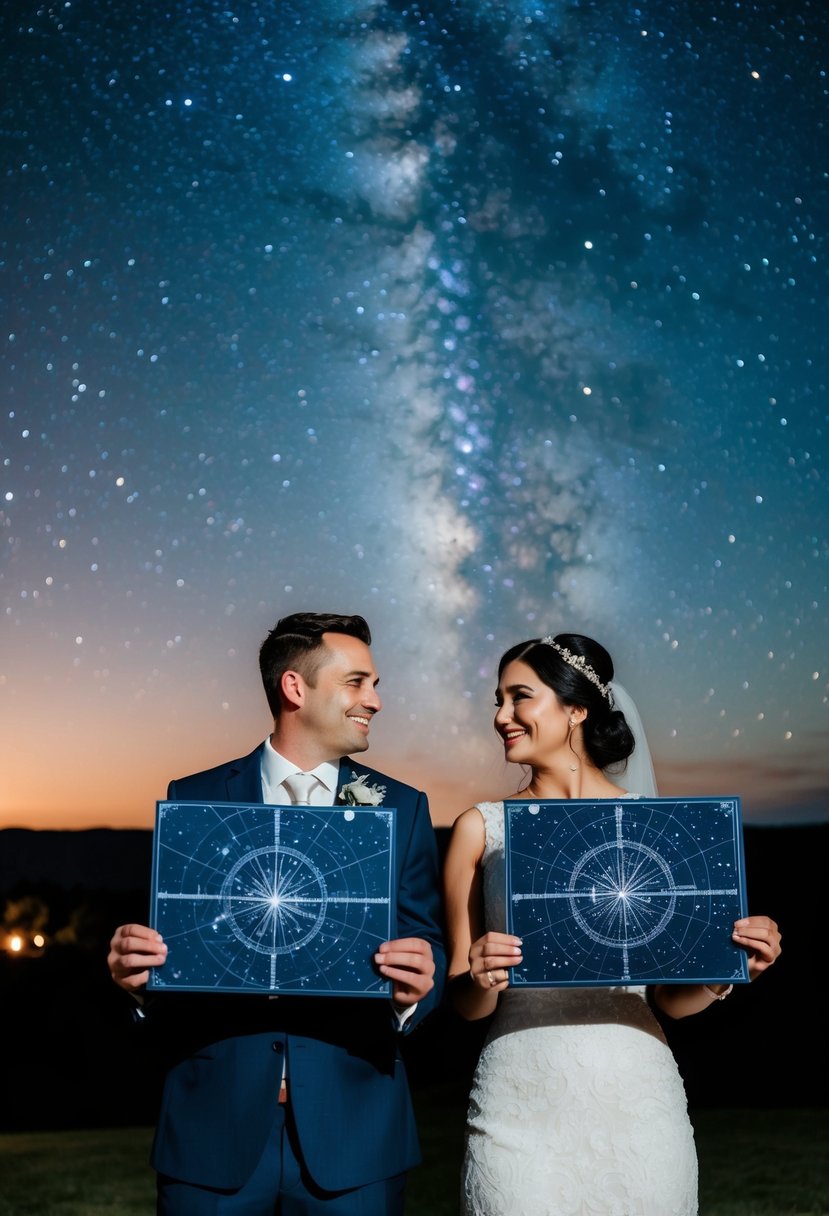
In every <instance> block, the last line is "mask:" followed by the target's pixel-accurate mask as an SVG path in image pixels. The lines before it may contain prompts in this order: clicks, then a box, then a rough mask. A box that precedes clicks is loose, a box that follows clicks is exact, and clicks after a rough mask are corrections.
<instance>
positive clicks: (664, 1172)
mask: <svg viewBox="0 0 829 1216" xmlns="http://www.w3.org/2000/svg"><path fill="white" fill-rule="evenodd" d="M496 704H497V707H498V708H497V713H496V715H495V730H496V732H497V733H498V735H499V736H500V738H501V739H502V741H503V747H504V754H505V758H506V759H507V761H509V762H510V763H512V764H522V765H525V766H527V767H528V768H529V770H530V772H531V777H530V780H529V783H528V784H527V785H526V786H525V787H523V788H522V789H521V790H520V791H519V792H518V793H516V794H514V795H513V798H523V799H526V798H539V799H548V800H553V799H561V798H581V799H585V800H588V801H595V800H597V799H601V798H620V797H632V796H635V795H641V796H653V795H654V794H655V793H656V785H655V781H654V777H653V769H652V767H651V763H650V755H649V753H648V749H647V742H646V740H645V737H644V732H643V731H642V729H641V722H640V721H639V718H638V714H637V713H636V709H635V706H634V705H633V702H632V701H631V699H630V697H629V696H628V695H627V693H626V692H625V691H624V689H622V688H621V686H620V685H618V684H615V683H613V662H612V660H611V657H610V655H609V654H608V652H607V651H606V650H605V648H604V647H603V646H601V645H599V643H598V642H595V641H593V640H592V639H591V638H587V637H584V636H583V635H581V634H558V635H557V636H556V637H555V638H552V637H547V638H542V639H533V640H531V641H529V642H523V643H521V644H519V645H517V646H513V647H512V648H511V649H510V650H508V651H507V652H506V654H505V655H504V656H503V657H502V659H501V662H500V664H499V669H498V691H497V694H496ZM620 770H624V773H625V777H624V780H625V788H622V787H620V786H619V785H617V784H616V781H615V779H614V778H613V776H612V775H611V774H615V773H617V772H619V771H620ZM444 884H445V893H444V895H445V901H446V913H447V931H448V937H449V949H450V962H449V977H450V984H449V991H450V994H451V999H452V1002H453V1004H454V1006H455V1008H456V1009H457V1010H458V1012H459V1013H460V1014H461V1015H462V1016H463V1017H465V1018H467V1019H469V1020H475V1019H478V1018H484V1017H487V1016H489V1015H490V1014H494V1015H495V1016H494V1018H493V1020H492V1025H491V1027H490V1029H489V1033H488V1036H487V1040H486V1043H485V1044H484V1047H483V1050H482V1051H481V1054H480V1058H479V1060H478V1064H477V1068H476V1070H475V1075H474V1079H473V1082H472V1091H471V1094H470V1098H469V1109H468V1114H467V1124H466V1140H465V1153H464V1163H463V1179H462V1204H461V1207H462V1212H463V1213H464V1216H695V1214H696V1212H697V1157H696V1149H695V1146H694V1138H693V1130H692V1127H691V1123H690V1120H689V1117H688V1110H687V1102H686V1096H685V1090H684V1087H683V1083H682V1079H681V1077H680V1074H679V1070H678V1068H677V1066H676V1062H675V1060H674V1058H673V1055H672V1053H671V1051H670V1048H669V1047H668V1045H667V1042H666V1039H665V1036H664V1034H663V1032H662V1029H661V1027H660V1025H659V1021H658V1020H657V1017H656V1015H655V1013H654V1011H653V1008H652V1007H656V1008H657V1009H659V1010H660V1011H661V1012H662V1013H664V1014H666V1015H668V1016H669V1017H672V1018H681V1017H687V1016H688V1015H689V1014H694V1013H698V1012H700V1011H702V1010H703V1009H706V1008H707V1007H708V1006H710V1005H711V1004H713V1002H714V1001H717V1000H722V999H724V998H725V997H726V996H727V995H728V993H729V992H730V986H726V985H724V984H717V985H710V986H709V985H706V984H657V985H655V986H653V987H649V988H647V989H646V988H644V987H607V988H522V989H517V988H511V987H510V967H512V966H514V965H515V964H517V963H520V962H521V957H522V956H521V943H520V941H519V939H518V938H517V937H513V936H510V935H509V934H507V933H504V932H503V929H504V926H505V924H506V913H505V870H504V804H503V802H482V803H479V804H478V805H476V806H474V807H470V809H469V810H467V811H464V812H463V814H461V815H460V816H459V817H458V819H457V820H456V821H455V824H454V826H453V829H452V834H451V839H450V843H449V849H448V852H447V857H446V863H445V867H444ZM732 939H733V941H734V942H735V943H736V944H737V945H739V946H741V947H742V948H744V949H745V950H746V951H747V952H748V970H749V977H750V978H751V979H752V980H753V979H756V978H757V976H758V975H760V974H761V973H762V972H763V971H764V970H765V969H766V968H767V967H770V966H771V965H772V963H773V962H774V961H775V959H776V958H777V957H778V955H779V954H780V933H779V932H778V929H777V925H776V924H775V922H774V921H772V920H770V919H769V918H768V917H765V916H749V917H746V918H744V919H742V920H738V921H737V922H736V923H735V925H734V932H733V934H732Z"/></svg>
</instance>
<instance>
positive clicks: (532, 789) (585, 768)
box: [521, 760, 617, 802]
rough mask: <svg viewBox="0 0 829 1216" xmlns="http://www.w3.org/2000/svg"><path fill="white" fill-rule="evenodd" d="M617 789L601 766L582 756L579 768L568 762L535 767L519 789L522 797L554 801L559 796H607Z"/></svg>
mask: <svg viewBox="0 0 829 1216" xmlns="http://www.w3.org/2000/svg"><path fill="white" fill-rule="evenodd" d="M616 791H617V787H616V786H614V785H613V783H612V782H610V781H608V779H607V777H605V775H604V773H603V772H602V771H601V769H598V768H596V767H595V765H593V764H591V763H590V762H589V761H586V760H583V761H582V762H581V763H580V764H579V766H578V768H576V769H575V770H574V769H572V768H571V767H570V766H569V765H568V764H563V765H556V766H554V767H550V768H534V769H533V770H532V776H531V778H530V781H529V784H528V785H526V786H525V787H524V788H523V789H522V790H521V793H522V794H523V795H524V797H525V798H541V799H548V800H549V801H551V802H552V801H556V800H558V799H562V798H588V799H590V798H607V797H608V796H612V794H613V793H614V792H616Z"/></svg>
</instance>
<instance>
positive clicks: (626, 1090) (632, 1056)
mask: <svg viewBox="0 0 829 1216" xmlns="http://www.w3.org/2000/svg"><path fill="white" fill-rule="evenodd" d="M478 809H479V811H480V812H481V814H482V816H483V818H484V823H485V825H486V848H485V851H484V856H483V892H484V908H485V923H486V929H487V930H496V931H499V932H503V930H504V926H505V924H506V917H505V908H504V901H505V882H504V873H505V872H504V804H503V802H482V803H479V804H478ZM461 1210H462V1212H463V1213H464V1216H696V1213H697V1155H696V1148H695V1145H694V1136H693V1129H692V1127H691V1123H690V1120H689V1118H688V1110H687V1101H686V1096H685V1089H684V1086H683V1083H682V1078H681V1076H680V1074H679V1070H678V1069H677V1066H676V1061H675V1060H674V1057H673V1054H672V1053H671V1050H670V1048H669V1047H668V1045H667V1043H666V1041H665V1037H664V1035H663V1032H662V1030H661V1028H660V1026H659V1023H658V1021H657V1019H656V1017H655V1016H654V1014H653V1013H652V1011H651V1009H650V1007H649V1006H648V1004H647V1002H646V1000H645V989H644V988H524V989H520V988H508V989H506V990H505V991H504V992H502V993H501V996H500V999H499V1001H498V1008H497V1010H496V1013H495V1016H494V1019H493V1023H492V1026H491V1028H490V1031H489V1034H488V1036H487V1040H486V1043H485V1045H484V1047H483V1050H482V1052H481V1055H480V1058H479V1060H478V1064H477V1067H476V1070H475V1076H474V1079H473V1082H472V1091H471V1094H470V1099H469V1111H468V1115H467V1128H466V1150H465V1154H464V1163H463V1180H462V1200H461Z"/></svg>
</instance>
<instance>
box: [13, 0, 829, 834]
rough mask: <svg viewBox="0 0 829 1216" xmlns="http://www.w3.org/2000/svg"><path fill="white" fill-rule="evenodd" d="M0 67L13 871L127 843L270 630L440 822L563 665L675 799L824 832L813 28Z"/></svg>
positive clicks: (187, 16) (89, 11)
mask: <svg viewBox="0 0 829 1216" xmlns="http://www.w3.org/2000/svg"><path fill="white" fill-rule="evenodd" d="M0 22H2V47H3V55H4V60H5V62H4V64H3V72H2V84H0V90H1V92H0V133H1V134H2V148H3V162H4V165H3V167H4V173H3V177H4V190H3V195H2V225H1V226H0V256H2V263H0V298H2V301H3V306H4V307H3V311H4V316H5V318H6V324H5V331H4V333H3V337H2V358H3V376H2V385H3V392H4V394H5V405H4V410H3V420H2V430H1V431H0V444H2V481H1V482H0V508H2V509H0V520H2V532H1V533H0V535H1V536H2V546H3V547H2V564H0V591H1V592H2V603H3V614H4V621H3V632H2V657H0V705H2V711H3V720H4V728H3V749H2V772H3V779H2V788H1V789H0V826H12V825H15V826H24V827H25V826H28V827H88V826H97V825H107V824H111V825H113V826H121V827H125V826H132V827H146V826H150V825H151V823H152V818H153V813H154V809H155V799H156V798H160V797H164V794H165V790H166V785H167V781H168V780H169V779H170V778H171V777H177V776H181V775H182V774H184V773H187V772H191V771H193V770H195V769H198V768H202V767H205V766H208V765H212V764H215V763H219V762H220V761H222V760H226V759H229V758H231V757H232V756H236V755H241V754H244V753H246V752H247V751H249V750H250V749H251V748H252V747H254V746H255V745H256V744H257V743H258V742H260V741H261V739H262V738H264V736H265V734H266V733H267V731H268V729H269V725H270V724H269V719H268V713H267V706H266V703H265V699H264V695H263V693H262V691H261V688H260V685H259V676H258V668H257V661H256V657H257V650H258V646H259V643H260V642H261V640H262V638H263V637H264V636H265V633H266V632H267V630H268V629H269V628H270V627H271V626H272V625H273V623H274V622H275V621H276V619H277V618H278V617H279V616H282V615H284V614H286V613H288V612H293V611H297V610H301V609H315V610H324V611H341V612H360V613H363V614H364V615H365V616H366V617H367V618H368V620H369V622H370V624H371V626H372V630H373V633H374V639H375V645H374V654H375V660H376V662H377V664H378V667H379V670H380V673H381V677H382V680H381V693H382V694H383V697H384V701H385V709H384V712H383V714H382V715H381V717H380V718H379V719H378V721H377V722H376V724H375V725H374V727H373V730H372V747H371V750H370V752H369V753H368V755H367V756H366V757H365V759H367V760H368V761H369V762H371V763H373V764H375V765H376V766H377V767H379V768H381V769H383V768H385V769H386V770H392V771H393V772H394V773H395V775H398V776H400V777H402V778H403V779H405V780H410V781H412V782H413V783H415V784H416V785H418V786H420V787H425V788H426V790H427V791H428V792H429V795H430V800H431V804H432V811H433V818H434V820H435V822H436V823H444V824H445V823H449V822H451V821H452V820H453V819H454V817H455V816H456V815H457V814H458V813H459V812H460V811H461V810H463V809H464V807H466V806H467V805H469V803H470V802H471V801H473V799H474V798H476V797H479V796H483V795H488V796H491V797H496V796H498V795H501V794H504V793H508V792H511V791H512V790H514V789H515V788H516V784H517V777H518V773H517V771H516V770H515V769H514V768H510V767H509V766H506V765H505V764H504V763H503V759H502V753H501V749H500V747H499V745H498V743H497V741H496V740H495V737H494V735H493V734H492V728H491V719H492V714H493V692H494V687H495V682H496V677H495V667H496V664H497V659H498V657H499V655H500V654H501V653H502V652H503V650H505V649H506V647H507V646H509V645H511V644H513V643H514V642H517V641H520V640H523V639H525V638H528V637H533V636H538V635H539V634H544V633H549V632H559V631H562V630H572V631H579V632H585V633H588V634H591V635H593V636H595V637H597V638H599V639H600V640H601V641H603V642H604V643H605V644H606V645H607V646H608V648H609V649H610V651H611V653H612V654H613V655H614V658H615V660H616V668H617V675H618V677H619V679H620V680H621V681H622V682H623V683H624V684H626V686H627V687H628V689H629V690H630V691H631V692H632V693H633V695H634V696H635V698H636V699H637V701H638V703H639V707H640V710H641V713H642V716H643V718H644V720H645V723H646V725H647V727H648V733H649V738H650V741H651V746H652V749H653V752H654V757H655V762H656V768H657V776H658V778H659V781H660V792H662V793H664V794H676V793H684V794H692V795H725V794H739V795H741V796H742V798H743V814H744V818H745V819H746V821H747V822H749V823H766V822H778V823H796V822H805V821H809V820H820V819H825V818H827V817H829V812H828V811H827V807H829V802H827V798H826V793H827V787H829V779H828V777H829V774H828V772H827V770H828V769H829V764H827V760H826V746H825V740H826V735H827V730H826V725H827V703H828V702H827V689H829V655H827V646H828V645H829V643H827V633H828V632H829V603H828V602H827V528H826V522H827V515H829V511H827V507H828V506H829V504H827V496H826V463H827V454H829V444H828V443H827V387H826V386H827V339H826V324H827V321H826V310H825V300H826V295H827V270H826V267H827V263H826V254H827V251H826V220H827V216H828V215H829V200H828V199H827V186H828V185H829V182H828V180H827V151H829V141H827V122H826V115H827V89H828V88H829V81H827V68H828V67H829V53H828V52H829V36H828V35H829V17H827V10H826V7H825V4H824V3H823V0H814V2H813V3H812V2H810V0H786V2H785V3H783V2H780V3H776V2H774V0H763V2H758V3H739V4H738V3H734V2H733V0H723V2H715V0H686V2H685V3H641V4H640V5H638V6H635V5H634V4H630V3H622V2H619V0H601V2H599V0H596V3H588V2H582V3H578V2H572V0H571V2H570V3H543V2H541V0H535V2H533V3H521V2H518V0H501V2H499V3H492V2H489V3H488V2H486V0H457V2H456V3H451V2H450V0H440V2H436V3H433V4H429V3H423V4H421V5H418V4H411V3H402V2H397V0H388V2H387V3H382V2H379V0H365V3H349V2H348V0H314V2H313V3H312V2H311V0H301V2H300V0H278V2H277V0H270V2H269V3H264V2H263V3H256V2H250V3H242V4H240V5H239V6H237V7H228V6H226V5H225V4H219V3H211V2H210V0H193V2H192V3H187V4H176V5H169V6H166V7H162V6H159V5H156V4H151V3H149V2H148V0H137V2H134V3H130V4H127V3H126V2H125V0H99V2H97V3H94V4H92V3H87V2H86V0H83V2H78V0H73V2H72V3H55V4H35V3H21V2H20V0H10V2H9V3H8V4H6V5H5V6H4V8H3V12H2V17H0Z"/></svg>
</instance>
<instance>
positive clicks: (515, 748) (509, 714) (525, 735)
mask: <svg viewBox="0 0 829 1216" xmlns="http://www.w3.org/2000/svg"><path fill="white" fill-rule="evenodd" d="M495 702H496V704H497V706H498V712H497V713H496V715H495V722H494V725H495V730H496V731H497V733H498V734H499V735H500V736H501V738H502V739H503V741H504V758H505V759H506V760H509V761H510V763H512V764H539V763H544V762H546V761H548V760H549V759H551V758H552V757H553V756H554V755H555V753H556V752H557V751H558V750H559V749H560V748H562V747H566V746H567V742H568V740H569V738H570V719H571V718H574V719H576V720H578V721H581V719H582V718H583V717H584V710H582V709H579V708H577V707H576V706H566V705H564V704H562V702H561V701H560V700H559V699H558V696H557V695H556V693H554V692H553V690H552V688H550V687H549V685H548V684H545V683H544V681H543V680H542V679H540V678H539V677H538V676H537V675H536V674H535V672H534V671H533V669H532V667H530V666H529V664H527V663H522V662H521V660H520V659H515V660H513V662H512V663H508V664H507V666H506V667H505V668H504V671H503V675H502V676H501V682H500V684H499V685H498V691H497V692H496V694H495Z"/></svg>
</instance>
